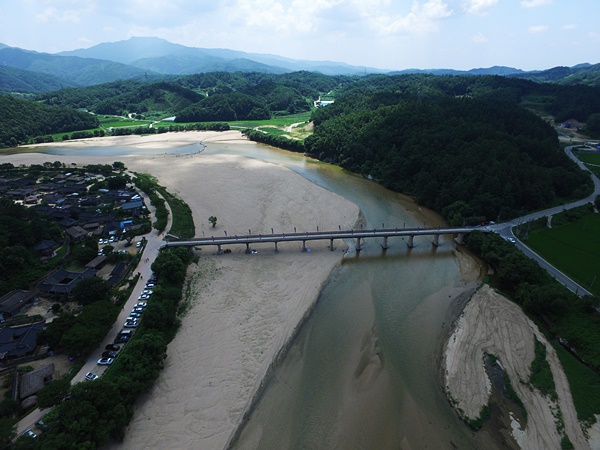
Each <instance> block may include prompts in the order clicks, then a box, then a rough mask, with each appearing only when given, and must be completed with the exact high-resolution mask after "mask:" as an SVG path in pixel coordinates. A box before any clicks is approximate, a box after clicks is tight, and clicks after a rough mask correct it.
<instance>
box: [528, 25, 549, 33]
mask: <svg viewBox="0 0 600 450" xmlns="http://www.w3.org/2000/svg"><path fill="white" fill-rule="evenodd" d="M527 31H529V32H530V33H531V34H538V33H543V32H544V31H548V25H534V26H531V27H529V28H528V30H527Z"/></svg>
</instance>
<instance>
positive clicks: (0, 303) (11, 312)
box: [0, 290, 37, 320]
mask: <svg viewBox="0 0 600 450" xmlns="http://www.w3.org/2000/svg"><path fill="white" fill-rule="evenodd" d="M36 297H37V296H36V292H35V291H24V290H14V291H10V292H9V293H8V294H5V295H3V296H2V297H0V315H2V317H3V318H4V319H5V320H6V319H9V318H11V317H14V316H16V315H17V314H19V313H20V312H21V311H22V310H23V308H25V307H26V306H29V305H31V304H32V303H33V302H34V301H35V299H36Z"/></svg>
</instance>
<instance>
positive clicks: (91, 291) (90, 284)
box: [73, 275, 110, 305]
mask: <svg viewBox="0 0 600 450" xmlns="http://www.w3.org/2000/svg"><path fill="white" fill-rule="evenodd" d="M109 292H110V284H108V282H107V281H105V280H103V279H102V278H100V277H98V276H95V275H94V276H93V277H89V278H85V279H83V280H81V281H80V282H79V284H78V285H77V286H75V288H74V289H73V300H75V301H76V302H77V303H79V304H80V305H88V304H90V303H94V302H97V301H100V300H106V299H107V298H108V294H109Z"/></svg>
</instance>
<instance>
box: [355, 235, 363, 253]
mask: <svg viewBox="0 0 600 450" xmlns="http://www.w3.org/2000/svg"><path fill="white" fill-rule="evenodd" d="M361 250H362V242H361V238H356V251H357V252H360V251H361Z"/></svg>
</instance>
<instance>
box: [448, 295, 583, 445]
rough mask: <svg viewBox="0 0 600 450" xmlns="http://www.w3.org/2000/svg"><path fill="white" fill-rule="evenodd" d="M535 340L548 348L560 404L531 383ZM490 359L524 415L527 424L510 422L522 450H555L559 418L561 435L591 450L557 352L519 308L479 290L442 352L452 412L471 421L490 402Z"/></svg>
mask: <svg viewBox="0 0 600 450" xmlns="http://www.w3.org/2000/svg"><path fill="white" fill-rule="evenodd" d="M534 337H535V338H537V340H538V341H540V342H541V343H542V344H544V345H545V347H546V349H547V360H548V362H549V364H550V367H551V370H552V375H553V377H554V382H555V384H556V392H557V394H558V401H557V402H554V401H552V400H550V399H549V398H547V397H545V396H543V395H542V394H541V393H540V392H539V391H538V390H537V389H535V388H533V387H531V386H530V384H529V379H530V366H531V362H532V361H533V359H534V354H535V351H534V342H535V340H534ZM485 353H487V354H492V355H495V356H496V357H497V358H498V361H499V362H500V364H501V366H502V368H503V369H504V370H505V371H506V373H507V375H508V377H509V378H510V380H511V384H512V386H513V388H514V389H515V391H516V393H517V395H518V396H519V398H520V399H521V401H522V402H523V404H524V406H525V409H526V411H527V413H528V418H527V425H526V427H524V426H523V425H524V424H518V423H517V421H516V420H514V419H513V426H512V431H511V434H512V436H513V438H514V439H515V440H516V442H517V443H518V446H519V447H520V448H523V449H539V450H546V449H559V448H561V438H562V436H561V434H559V432H558V431H557V423H556V419H555V416H556V414H557V411H558V408H559V407H560V411H561V413H562V417H563V422H564V427H565V433H566V434H567V435H568V437H569V439H570V440H571V442H572V443H573V445H574V447H575V448H576V449H589V448H590V446H589V444H588V442H587V440H586V438H585V436H584V434H583V431H582V430H581V427H580V424H579V421H578V420H577V413H576V411H575V407H574V405H573V400H572V397H571V392H570V389H569V384H568V382H567V379H566V377H565V375H564V372H563V370H562V366H561V365H560V362H559V360H558V357H557V355H556V352H555V351H554V349H553V348H552V346H551V345H550V344H549V343H548V341H547V340H546V339H545V337H544V336H543V335H542V334H541V333H540V331H539V330H538V328H537V326H536V325H535V324H534V323H533V322H532V321H531V320H529V318H527V316H525V314H524V313H523V311H522V310H521V308H520V307H519V306H518V305H516V304H515V303H513V302H511V301H509V300H508V299H506V298H505V297H503V296H501V295H499V294H497V293H496V292H495V291H493V290H492V289H491V288H490V287H489V286H487V285H486V286H483V287H482V288H481V289H480V290H479V291H478V292H477V293H476V294H475V295H474V296H473V298H472V299H471V301H470V302H469V303H468V304H467V306H466V307H465V309H464V311H463V313H462V315H461V317H460V318H459V320H458V321H457V323H456V325H455V331H454V333H453V334H452V336H451V337H450V339H449V341H448V344H447V348H446V355H445V356H446V373H445V383H446V389H447V391H448V393H449V394H450V395H451V396H452V398H453V399H454V400H455V401H456V402H457V404H456V407H457V408H460V409H462V410H463V411H464V414H465V415H466V416H468V417H470V418H477V417H478V416H479V414H480V411H481V408H482V407H483V406H484V405H486V404H487V403H488V398H489V395H490V392H491V382H490V380H489V378H488V376H487V374H486V371H485V368H484V364H483V357H484V354H485Z"/></svg>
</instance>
